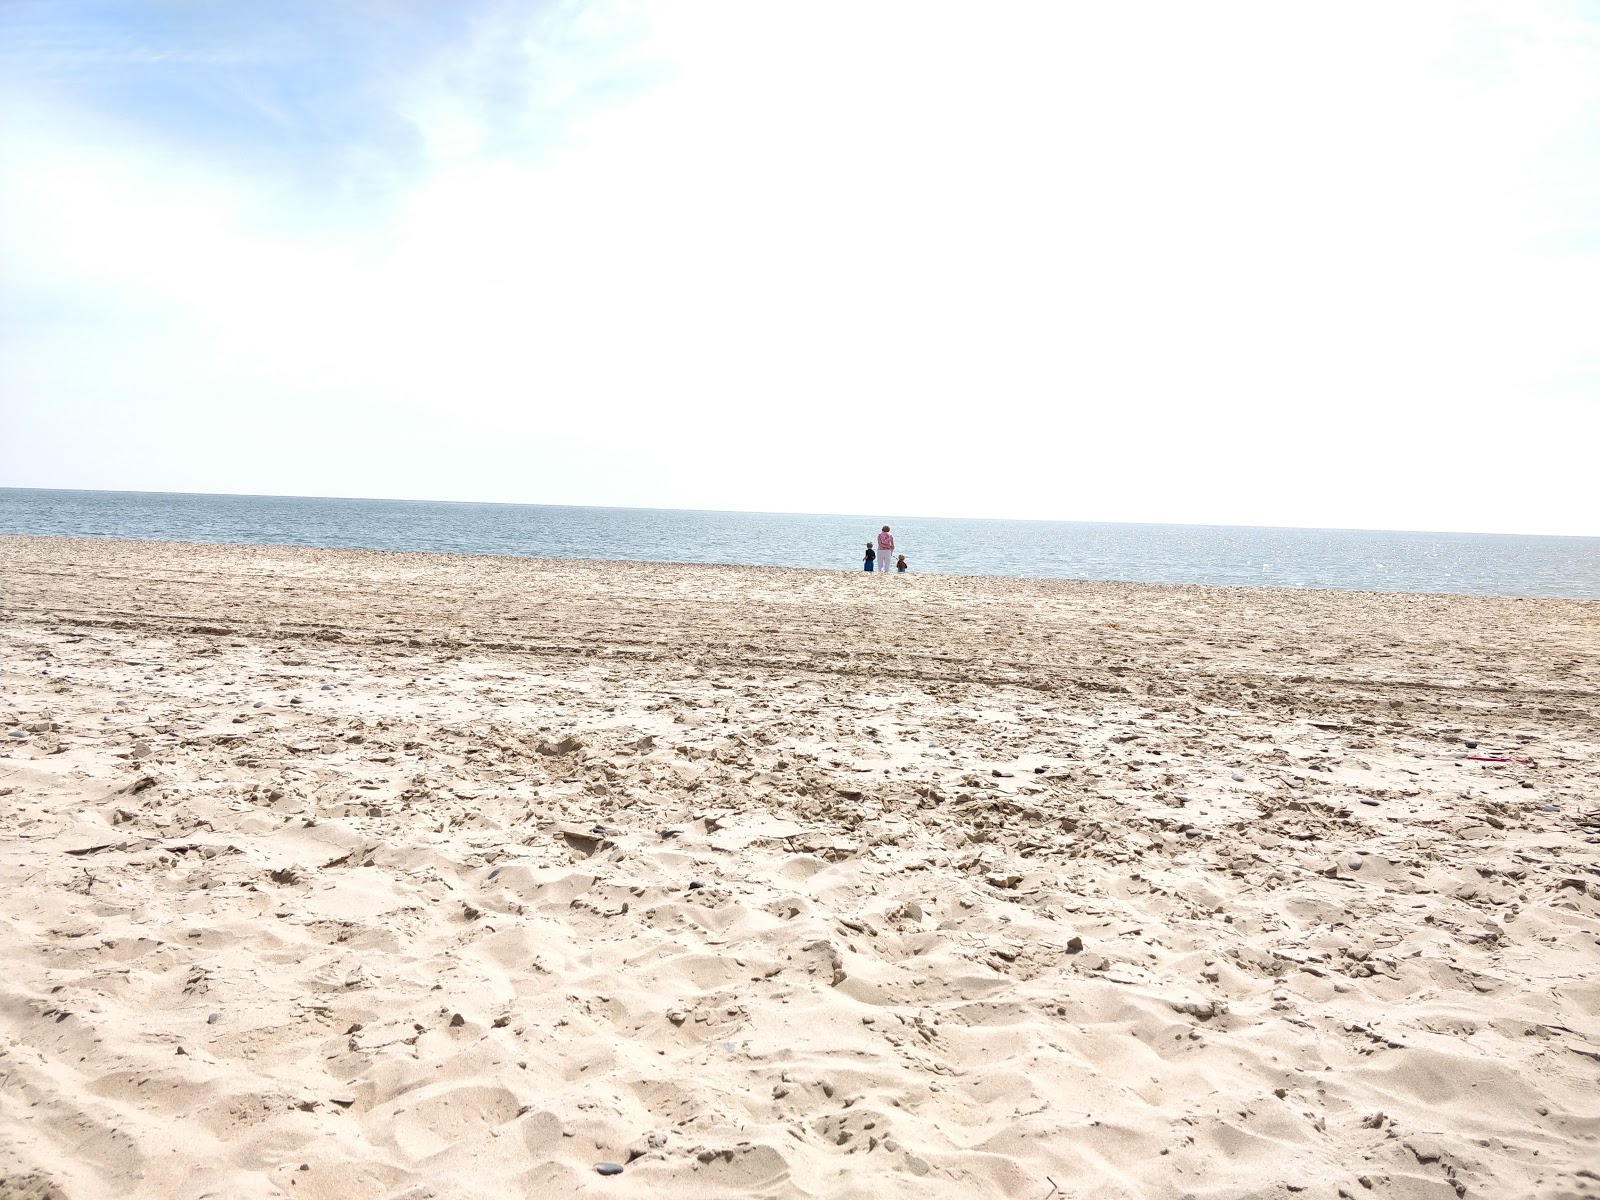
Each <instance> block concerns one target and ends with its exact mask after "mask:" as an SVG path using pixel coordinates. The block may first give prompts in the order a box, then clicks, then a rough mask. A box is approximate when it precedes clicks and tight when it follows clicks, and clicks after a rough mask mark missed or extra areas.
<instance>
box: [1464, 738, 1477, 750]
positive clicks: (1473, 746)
mask: <svg viewBox="0 0 1600 1200" xmlns="http://www.w3.org/2000/svg"><path fill="white" fill-rule="evenodd" d="M1461 744H1462V745H1464V746H1465V747H1466V748H1467V749H1468V750H1476V749H1477V748H1478V743H1477V742H1475V741H1473V740H1472V739H1471V738H1467V739H1465V740H1464V741H1463V742H1462V743H1461Z"/></svg>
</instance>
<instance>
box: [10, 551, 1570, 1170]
mask: <svg viewBox="0 0 1600 1200" xmlns="http://www.w3.org/2000/svg"><path fill="white" fill-rule="evenodd" d="M0 568H3V571H4V576H3V580H4V583H3V586H4V617H5V626H4V638H5V643H4V664H3V665H4V695H3V697H0V721H3V723H4V724H3V726H0V753H3V757H0V796H3V797H4V801H3V810H0V811H3V813H4V826H3V833H0V882H3V884H4V887H3V891H0V895H3V898H4V912H5V917H6V920H5V921H4V923H3V925H0V938H3V942H0V955H3V959H0V961H3V963H4V968H5V969H4V976H3V979H0V1043H3V1048H0V1175H3V1176H4V1179H5V1182H4V1183H3V1184H0V1195H3V1196H4V1197H7V1198H8V1200H10V1198H13V1197H17V1196H44V1195H51V1196H65V1197H68V1198H70V1200H85V1198H92V1197H119V1198H145V1197H149V1198H152V1200H153V1198H156V1197H160V1198H162V1200H174V1198H180V1200H181V1198H188V1197H202V1196H209V1197H219V1198H227V1200H232V1198H234V1197H243V1198H252V1197H266V1196H274V1197H277V1196H293V1197H301V1198H304V1200H317V1198H325V1200H366V1198H372V1200H377V1198H380V1197H389V1198H393V1200H401V1198H405V1200H425V1198H429V1197H438V1198H441V1200H446V1198H448V1200H455V1198H457V1197H462V1198H482V1200H489V1198H494V1200H502V1198H505V1197H561V1196H609V1197H630V1198H644V1197H651V1198H658V1197H667V1198H675V1197H696V1196H706V1197H790V1196H829V1197H834V1196H838V1197H844V1196H861V1197H872V1198H873V1200H888V1198H891V1197H901V1196H904V1197H917V1198H919V1200H922V1198H928V1197H964V1198H965V1197H987V1196H1003V1197H1019V1198H1026V1200H1043V1198H1044V1197H1046V1196H1047V1195H1050V1196H1052V1197H1053V1198H1058V1197H1106V1198H1111V1197H1151V1198H1166V1197H1284V1198H1285V1200H1287V1198H1288V1197H1291V1196H1303V1197H1308V1198H1309V1197H1329V1198H1332V1197H1337V1196H1350V1197H1362V1198H1365V1197H1375V1198H1383V1200H1388V1198H1400V1197H1406V1198H1424V1197H1426V1198H1430V1200H1431V1198H1434V1197H1438V1198H1441V1200H1453V1198H1454V1197H1457V1196H1463V1195H1464V1196H1478V1197H1562V1196H1589V1195H1600V1175H1597V1174H1596V1172H1600V1141H1597V1135H1600V977H1597V975H1596V968H1597V966H1600V945H1597V937H1600V865H1597V864H1600V846H1597V841H1600V838H1597V832H1600V826H1597V808H1596V798H1597V783H1600V720H1597V718H1600V605H1597V604H1594V603H1581V602H1559V601H1517V600H1501V599H1483V598H1466V597H1436V596H1405V595H1371V594H1341V593H1328V592H1284V591H1267V590H1229V589H1212V588H1193V587H1147V586H1124V585H1115V584H1102V583H1063V582H1033V581H1019V580H997V579H990V580H979V579H962V578H952V577H929V576H916V575H913V576H909V577H906V578H896V577H892V576H891V577H877V576H869V575H865V574H863V573H860V572H845V573H837V574H835V573H825V572H815V571H783V570H766V569H741V568H732V567H694V566H641V565H635V564H605V563H586V562H558V561H541V560H529V559H495V558H465V557H451V556H440V555H420V554H413V555H406V554H376V553H359V552H344V551H320V550H293V549H276V548H240V547H220V546H185V545H166V544H154V543H131V542H109V541H83V540H67V539H30V538H7V539H0ZM1464 739H1473V740H1475V741H1476V742H1477V747H1476V748H1475V749H1470V750H1469V749H1468V747H1467V745H1466V743H1465V741H1464ZM1468 754H1478V755H1483V756H1498V757H1504V758H1508V759H1510V761H1507V762H1483V761H1472V760H1470V759H1468V758H1466V757H1464V756H1465V755H1468ZM600 1162H614V1163H619V1164H624V1165H625V1169H624V1171H623V1173H622V1174H620V1175H616V1176H613V1177H609V1178H608V1177H602V1176H600V1175H598V1174H597V1173H596V1170H595V1164H597V1163H600ZM1052 1188H1054V1189H1055V1191H1054V1192H1052V1190H1051V1189H1052Z"/></svg>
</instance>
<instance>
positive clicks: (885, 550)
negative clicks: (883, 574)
mask: <svg viewBox="0 0 1600 1200" xmlns="http://www.w3.org/2000/svg"><path fill="white" fill-rule="evenodd" d="M893 564H894V534H892V533H890V532H889V527H888V526H887V525H885V526H884V527H883V532H882V533H880V534H879V535H878V570H880V571H887V570H889V569H890V568H891V567H892V566H893Z"/></svg>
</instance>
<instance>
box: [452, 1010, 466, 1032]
mask: <svg viewBox="0 0 1600 1200" xmlns="http://www.w3.org/2000/svg"><path fill="white" fill-rule="evenodd" d="M466 1023H467V1019H466V1018H465V1017H463V1016H462V1015H461V1014H460V1013H456V1014H455V1016H453V1017H451V1018H450V1028H451V1029H460V1028H461V1027H462V1026H463V1025H465V1024H466Z"/></svg>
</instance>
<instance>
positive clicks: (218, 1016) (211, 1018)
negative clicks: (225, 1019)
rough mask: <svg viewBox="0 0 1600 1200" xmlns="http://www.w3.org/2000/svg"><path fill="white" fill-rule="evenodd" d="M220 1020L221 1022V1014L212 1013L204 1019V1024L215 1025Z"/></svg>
mask: <svg viewBox="0 0 1600 1200" xmlns="http://www.w3.org/2000/svg"><path fill="white" fill-rule="evenodd" d="M220 1020H222V1014H221V1013H212V1014H211V1015H210V1016H209V1017H207V1018H206V1024H207V1025H215V1024H216V1023H217V1022H218V1021H220Z"/></svg>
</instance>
